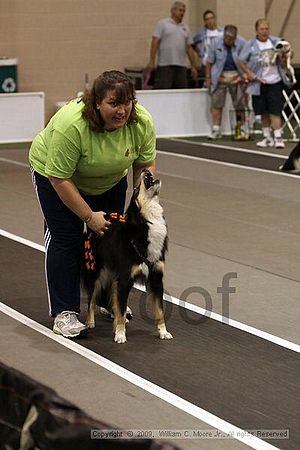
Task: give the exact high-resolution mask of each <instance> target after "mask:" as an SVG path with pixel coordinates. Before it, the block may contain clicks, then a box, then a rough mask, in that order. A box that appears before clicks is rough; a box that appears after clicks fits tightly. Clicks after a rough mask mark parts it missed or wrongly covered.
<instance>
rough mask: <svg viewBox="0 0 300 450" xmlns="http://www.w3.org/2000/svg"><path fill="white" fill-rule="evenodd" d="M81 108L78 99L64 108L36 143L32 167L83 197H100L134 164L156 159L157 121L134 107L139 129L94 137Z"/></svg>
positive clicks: (132, 127) (135, 126)
mask: <svg viewBox="0 0 300 450" xmlns="http://www.w3.org/2000/svg"><path fill="white" fill-rule="evenodd" d="M83 107H84V103H83V101H79V100H78V99H75V100H72V101H71V102H69V103H68V104H67V105H65V106H63V107H62V108H61V109H60V110H59V111H58V112H57V113H56V114H55V115H54V116H53V117H52V119H51V120H50V121H49V123H48V125H47V126H46V128H45V129H44V130H43V131H41V132H40V133H39V134H38V135H37V136H36V137H35V139H34V140H33V142H32V145H31V148H30V152H29V161H30V164H31V165H32V167H33V168H34V170H36V171H37V172H38V173H39V174H40V175H43V176H45V177H48V176H53V177H56V178H71V179H72V181H73V182H74V184H75V185H76V186H77V188H78V189H79V191H80V192H82V193H85V194H92V195H94V194H101V193H103V192H105V191H107V190H108V189H110V188H112V187H113V186H114V185H115V184H117V183H118V182H119V181H120V180H121V178H122V177H124V176H125V175H126V174H127V172H128V169H129V167H130V166H131V165H132V163H133V162H134V161H136V162H138V163H142V164H143V163H148V162H150V161H153V160H154V159H155V156H156V150H155V131H154V126H153V120H152V117H151V115H150V113H149V112H148V111H147V110H146V109H145V108H144V107H143V106H141V105H139V104H136V105H135V108H136V112H137V116H138V121H137V122H136V123H133V124H131V125H125V126H124V127H122V128H118V129H116V130H115V131H105V132H104V133H96V132H94V131H91V130H90V128H89V124H88V122H87V120H85V119H84V118H83V117H82V110H83Z"/></svg>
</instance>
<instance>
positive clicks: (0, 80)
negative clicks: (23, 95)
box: [0, 57, 18, 94]
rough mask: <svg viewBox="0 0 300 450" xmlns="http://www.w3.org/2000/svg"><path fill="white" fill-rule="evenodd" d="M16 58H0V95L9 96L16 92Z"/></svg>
mask: <svg viewBox="0 0 300 450" xmlns="http://www.w3.org/2000/svg"><path fill="white" fill-rule="evenodd" d="M17 64H18V60H17V59H16V58H12V59H9V58H1V57H0V93H6V94H10V93H12V92H17V91H18V77H17Z"/></svg>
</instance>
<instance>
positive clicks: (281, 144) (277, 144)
mask: <svg viewBox="0 0 300 450" xmlns="http://www.w3.org/2000/svg"><path fill="white" fill-rule="evenodd" d="M284 147H285V145H284V142H283V139H282V138H275V148H284Z"/></svg>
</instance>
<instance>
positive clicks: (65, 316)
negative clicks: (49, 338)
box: [53, 311, 86, 338]
mask: <svg viewBox="0 0 300 450" xmlns="http://www.w3.org/2000/svg"><path fill="white" fill-rule="evenodd" d="M83 330H86V326H85V325H84V324H83V323H81V322H79V320H78V319H77V314H76V313H75V312H73V311H63V312H61V313H59V314H57V316H56V317H55V319H54V324H53V331H54V333H56V334H61V335H62V336H64V337H66V338H73V337H76V336H79V335H80V333H81V332H82V331H83Z"/></svg>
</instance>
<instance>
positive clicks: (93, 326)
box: [85, 321, 95, 328]
mask: <svg viewBox="0 0 300 450" xmlns="http://www.w3.org/2000/svg"><path fill="white" fill-rule="evenodd" d="M85 326H86V327H87V328H95V321H93V322H88V321H86V322H85Z"/></svg>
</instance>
